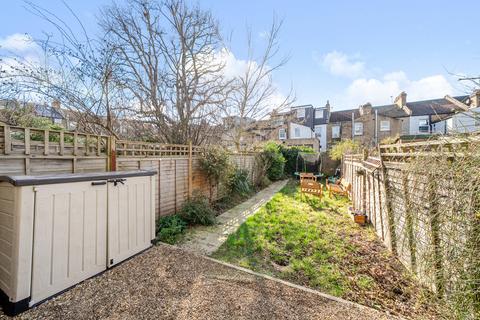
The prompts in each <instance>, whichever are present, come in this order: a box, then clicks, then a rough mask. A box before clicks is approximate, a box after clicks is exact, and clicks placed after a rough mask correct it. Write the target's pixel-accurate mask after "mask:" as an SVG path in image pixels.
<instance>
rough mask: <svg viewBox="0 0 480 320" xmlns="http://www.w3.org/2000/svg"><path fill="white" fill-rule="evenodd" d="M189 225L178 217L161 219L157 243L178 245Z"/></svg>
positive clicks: (158, 226) (159, 220) (157, 230)
mask: <svg viewBox="0 0 480 320" xmlns="http://www.w3.org/2000/svg"><path fill="white" fill-rule="evenodd" d="M186 227H187V223H186V222H185V221H184V220H183V219H182V218H181V217H180V216H178V215H172V216H166V217H161V218H160V219H158V221H157V229H156V232H157V238H156V240H157V241H162V242H165V243H169V244H174V243H176V242H177V241H178V240H179V239H180V237H181V235H182V234H183V233H184V231H185V228H186Z"/></svg>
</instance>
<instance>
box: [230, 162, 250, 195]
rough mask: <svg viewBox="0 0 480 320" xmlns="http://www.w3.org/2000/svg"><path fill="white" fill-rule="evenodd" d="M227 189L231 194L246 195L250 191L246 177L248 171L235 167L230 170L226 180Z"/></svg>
mask: <svg viewBox="0 0 480 320" xmlns="http://www.w3.org/2000/svg"><path fill="white" fill-rule="evenodd" d="M227 187H228V191H229V193H230V194H231V195H238V196H240V197H246V196H248V195H250V194H251V193H252V185H251V183H250V180H249V178H248V171H247V170H243V169H237V168H235V169H234V170H232V171H231V173H230V174H229V176H228V180H227Z"/></svg>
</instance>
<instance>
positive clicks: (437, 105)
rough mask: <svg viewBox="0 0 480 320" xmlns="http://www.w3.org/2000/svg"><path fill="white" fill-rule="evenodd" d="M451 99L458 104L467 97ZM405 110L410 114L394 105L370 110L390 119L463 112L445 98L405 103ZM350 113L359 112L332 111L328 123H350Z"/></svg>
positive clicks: (357, 114) (350, 110) (356, 109)
mask: <svg viewBox="0 0 480 320" xmlns="http://www.w3.org/2000/svg"><path fill="white" fill-rule="evenodd" d="M453 98H454V99H456V100H458V101H460V102H464V101H465V100H467V99H468V96H456V97H453ZM407 108H408V109H410V110H411V111H412V113H411V114H407V113H406V111H405V110H403V109H400V108H399V107H398V106H397V105H395V104H388V105H383V106H374V107H373V108H372V109H373V111H375V110H377V112H378V114H379V115H382V116H386V117H391V118H403V117H408V116H427V115H439V114H451V113H454V112H456V111H463V110H462V109H461V108H460V107H458V106H456V105H455V104H453V103H452V102H450V101H448V100H447V99H445V98H441V99H431V100H423V101H414V102H407ZM352 112H353V114H354V117H355V118H359V117H360V112H359V110H358V108H355V109H349V110H341V111H334V112H332V113H331V114H330V122H344V121H351V120H352Z"/></svg>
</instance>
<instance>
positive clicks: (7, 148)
mask: <svg viewBox="0 0 480 320" xmlns="http://www.w3.org/2000/svg"><path fill="white" fill-rule="evenodd" d="M3 140H4V149H3V153H4V154H10V153H11V151H12V141H11V134H10V127H9V126H4V127H3Z"/></svg>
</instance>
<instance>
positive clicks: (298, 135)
mask: <svg viewBox="0 0 480 320" xmlns="http://www.w3.org/2000/svg"><path fill="white" fill-rule="evenodd" d="M293 136H294V137H295V138H300V137H301V133H300V128H299V127H295V128H293Z"/></svg>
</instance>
